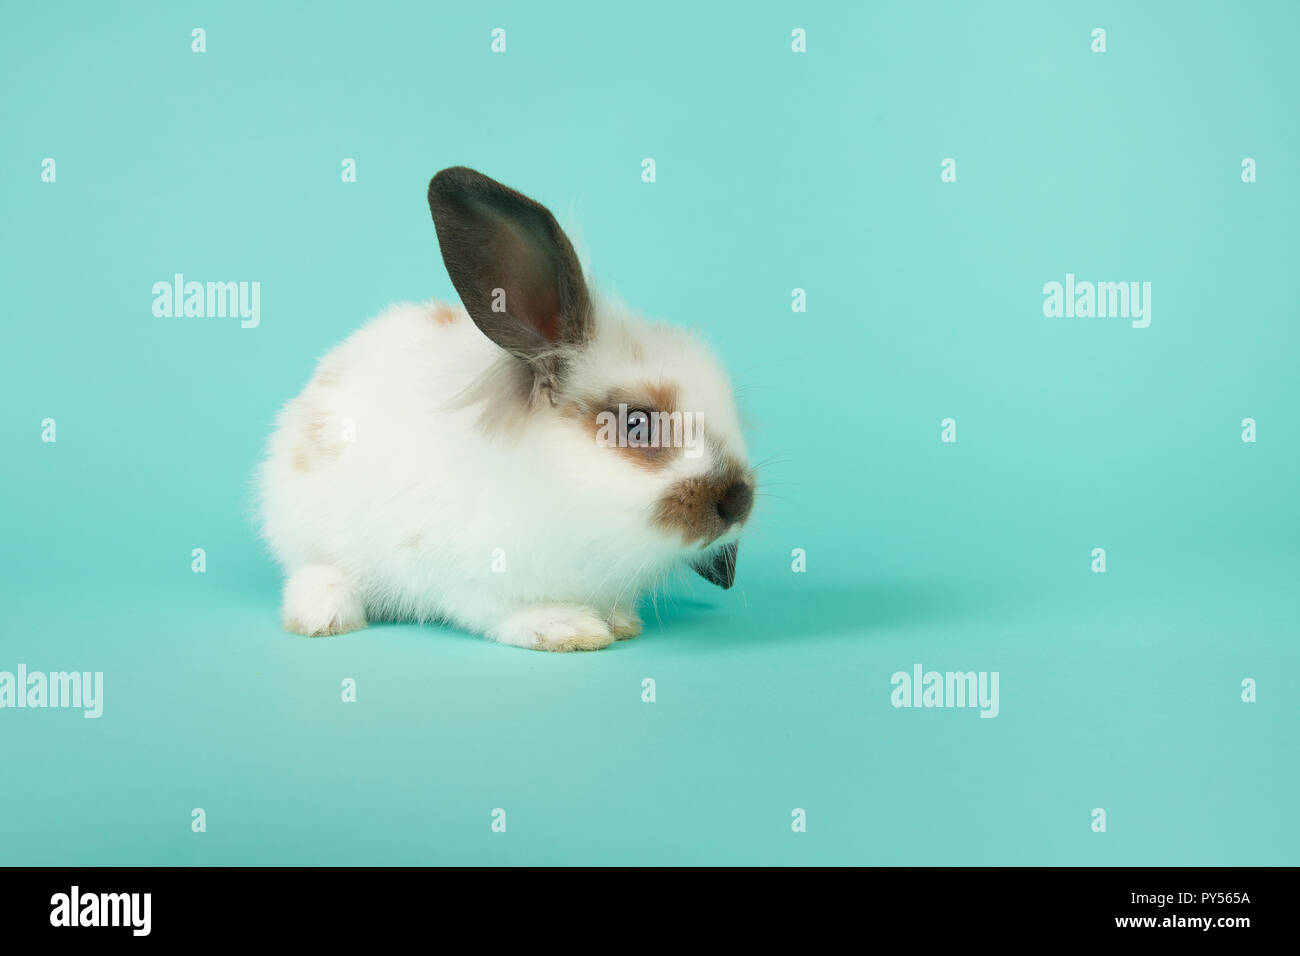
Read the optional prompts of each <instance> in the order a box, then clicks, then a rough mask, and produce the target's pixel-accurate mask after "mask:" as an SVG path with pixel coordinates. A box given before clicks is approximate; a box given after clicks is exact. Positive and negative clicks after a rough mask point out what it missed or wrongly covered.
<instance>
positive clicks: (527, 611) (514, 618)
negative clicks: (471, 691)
mask: <svg viewBox="0 0 1300 956" xmlns="http://www.w3.org/2000/svg"><path fill="white" fill-rule="evenodd" d="M488 636H489V637H491V638H493V639H494V640H497V641H500V642H501V643H502V644H513V645H514V646H515V647H528V648H531V649H533V650H538V651H598V650H600V649H601V648H602V647H609V645H610V644H612V643H614V635H613V634H611V633H610V630H609V625H607V624H606V623H605V622H604V621H602V620H601V619H600V618H599V617H598V616H597V615H596V612H595V611H592V610H591V609H590V608H585V607H581V606H579V605H576V604H546V605H539V606H536V607H526V608H523V609H522V610H519V611H515V612H514V613H513V614H510V615H509V616H507V617H506V618H505V620H503V621H502V622H501V623H500V624H499V625H497V627H495V628H493V630H492V631H491V632H490V633H489V635H488Z"/></svg>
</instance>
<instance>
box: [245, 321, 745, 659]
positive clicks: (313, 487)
mask: <svg viewBox="0 0 1300 956" xmlns="http://www.w3.org/2000/svg"><path fill="white" fill-rule="evenodd" d="M439 314H441V318H442V321H438V320H437V319H436V316H438V315H439ZM596 315H597V321H596V326H595V327H596V333H595V336H594V338H593V340H592V342H591V343H590V344H589V345H588V346H587V347H586V348H585V349H584V350H583V351H582V352H581V353H580V354H579V356H578V357H577V359H576V360H575V361H574V362H573V363H572V366H571V368H570V369H569V371H568V373H567V374H568V375H569V376H570V378H569V381H570V382H572V383H573V385H574V387H575V388H579V389H584V390H589V391H590V392H591V393H592V394H600V390H601V389H603V388H606V387H608V386H611V385H621V384H624V383H633V382H646V381H649V382H657V381H661V380H670V381H672V382H674V383H675V384H676V386H677V388H678V395H679V402H678V407H679V408H680V409H684V410H690V411H694V412H696V413H701V414H703V416H704V421H705V431H706V435H708V436H709V437H710V438H711V439H712V440H713V441H714V442H716V443H717V444H716V445H709V444H706V445H705V448H704V454H702V455H701V456H700V457H698V458H693V459H692V458H688V457H686V456H685V455H681V454H678V455H676V456H675V457H674V459H673V461H672V462H671V464H670V465H669V466H668V467H667V468H665V469H663V470H661V471H652V470H648V469H645V468H640V467H637V466H636V465H635V464H633V463H632V462H629V461H628V460H627V459H626V456H625V455H622V454H620V453H619V452H618V451H617V450H615V449H611V448H602V447H599V446H598V445H597V444H596V443H595V442H594V441H593V439H592V436H591V435H590V434H589V433H587V432H584V430H583V429H582V428H581V427H578V426H577V425H576V424H575V422H573V421H572V420H570V419H566V418H564V417H563V416H561V415H560V414H559V412H558V411H557V410H556V409H554V408H551V407H549V405H547V404H545V403H543V405H542V407H540V408H538V409H536V410H534V411H533V412H532V413H531V417H530V418H529V419H528V420H527V423H526V424H525V425H524V427H523V428H521V429H518V430H516V431H514V432H509V431H508V430H502V429H493V428H490V427H485V426H484V425H483V423H482V421H481V413H482V411H483V409H482V407H481V405H480V404H473V403H471V404H466V403H465V402H464V401H463V396H464V393H465V391H466V389H467V388H468V387H469V386H471V385H472V384H474V383H475V382H477V381H479V380H480V378H481V377H482V376H484V374H485V373H486V372H487V371H488V369H489V368H490V367H492V366H493V365H494V363H496V362H498V360H500V359H501V357H502V356H503V355H504V353H503V352H502V350H501V349H500V348H499V347H498V346H497V345H495V344H494V343H493V342H491V341H489V340H488V339H487V338H486V337H485V336H484V335H483V334H482V333H481V332H480V331H479V330H478V328H477V327H476V326H475V325H474V323H473V321H471V319H470V318H469V316H468V315H467V314H466V313H465V312H464V310H463V309H462V308H460V307H459V306H454V307H453V306H441V305H436V304H434V303H429V304H424V305H415V304H402V305H397V306H394V307H392V308H390V309H389V310H388V311H386V312H385V313H383V314H382V315H380V316H379V317H378V318H375V319H373V320H371V321H370V322H369V323H367V324H366V325H365V326H363V327H362V328H361V329H360V330H358V331H357V332H356V333H354V334H353V335H352V336H351V337H349V338H348V339H347V340H346V341H344V342H343V343H342V344H340V345H338V346H337V347H335V348H334V349H333V350H331V351H330V352H329V353H328V354H327V355H326V356H325V357H324V358H323V359H322V360H321V362H320V363H319V366H318V368H317V372H316V375H315V376H314V378H313V379H312V381H311V382H310V383H309V384H308V385H307V387H306V389H304V391H303V392H302V394H301V395H299V396H298V397H297V398H296V399H294V400H293V401H291V402H290V403H289V404H288V405H287V406H286V407H285V408H284V410H283V412H282V413H281V415H280V418H279V422H278V424H277V428H276V430H275V432H274V434H273V435H272V436H271V439H270V444H269V449H268V454H267V457H266V459H265V462H264V463H263V465H262V467H261V469H260V472H259V491H260V505H261V517H262V527H263V534H264V536H265V538H266V540H267V541H268V542H269V544H270V546H271V549H272V551H273V552H274V554H275V556H276V557H277V558H278V559H279V561H280V562H281V563H282V564H283V566H284V568H285V571H286V574H287V583H286V587H285V600H284V617H285V623H286V626H287V627H290V628H291V629H293V630H297V631H299V632H301V633H308V634H318V633H335V632H337V631H339V630H347V629H352V628H353V627H359V626H362V625H363V624H364V620H365V617H366V616H368V617H369V618H371V619H384V618H386V619H396V620H417V621H428V620H442V621H449V622H452V623H454V624H457V625H459V626H461V627H463V628H466V629H469V630H472V631H477V632H480V633H484V634H486V635H487V636H489V637H491V638H493V639H495V640H498V641H501V642H503V643H508V644H515V645H520V646H525V647H536V648H540V649H548V650H564V649H590V648H594V647H598V646H604V645H605V644H608V643H609V642H610V641H611V640H613V639H614V637H615V636H618V637H625V636H631V634H633V633H635V632H636V631H637V630H639V627H640V622H639V620H638V619H637V618H636V611H635V606H636V602H637V600H638V598H639V597H640V596H641V595H642V594H643V593H644V592H645V590H646V589H647V588H649V587H650V586H652V585H653V584H654V583H655V582H656V581H657V580H658V579H659V578H661V577H662V576H663V575H664V573H665V572H666V571H668V570H669V569H670V568H672V567H673V566H674V565H675V564H677V563H678V562H680V561H681V560H682V558H683V556H684V555H685V554H687V553H688V551H689V546H684V545H683V543H682V541H681V537H680V535H677V534H674V533H671V532H668V531H665V530H661V529H659V528H656V527H654V526H653V525H652V523H651V521H650V518H651V508H652V505H653V504H654V502H655V501H656V499H657V498H658V496H659V495H660V494H661V493H662V492H663V491H664V490H665V489H667V488H668V487H669V486H670V485H671V484H672V483H674V482H676V481H678V480H680V479H681V478H683V477H687V476H690V475H698V474H703V473H705V472H706V471H708V470H709V469H710V468H711V467H712V465H713V463H714V460H715V456H714V451H715V449H725V450H726V452H727V453H728V454H730V455H732V456H735V457H738V458H739V460H741V461H744V460H745V450H744V443H743V439H742V437H741V433H740V426H739V422H738V420H737V416H736V412H735V408H734V405H733V400H732V392H731V387H730V385H729V384H728V382H727V379H726V376H725V375H724V373H723V372H722V370H721V368H720V367H719V366H718V364H717V362H716V361H715V360H714V359H713V357H712V356H711V355H710V354H709V352H708V351H707V349H705V348H704V347H703V345H702V344H701V343H700V342H699V341H698V340H697V339H696V338H695V337H694V336H693V335H691V334H689V333H687V332H685V331H683V330H681V329H677V328H673V327H670V326H664V325H656V324H650V323H647V322H645V321H643V320H641V319H638V318H636V317H634V316H632V315H630V314H628V313H627V312H626V310H624V309H623V308H622V307H621V306H619V305H617V304H614V303H610V302H597V303H596ZM449 316H450V317H451V318H450V320H448V318H449ZM471 394H473V393H472V392H471ZM349 428H351V429H352V431H354V433H355V440H352V441H346V440H345V438H347V437H350V432H349ZM501 560H504V570H494V561H496V562H500V561H501ZM611 625H612V626H613V630H611Z"/></svg>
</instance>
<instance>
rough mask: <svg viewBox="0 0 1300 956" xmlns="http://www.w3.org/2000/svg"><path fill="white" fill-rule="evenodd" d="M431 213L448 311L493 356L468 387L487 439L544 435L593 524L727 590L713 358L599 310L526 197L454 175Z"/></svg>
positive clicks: (601, 305) (728, 448) (742, 452)
mask: <svg viewBox="0 0 1300 956" xmlns="http://www.w3.org/2000/svg"><path fill="white" fill-rule="evenodd" d="M429 208H430V211H431V212H432V213H433V221H434V225H435V227H436V229H437V233H438V244H439V246H440V248H441V250H442V258H443V261H444V263H445V264H446V266H447V271H448V273H449V274H450V276H451V280H452V283H453V284H454V285H455V287H456V291H457V292H458V293H459V294H460V297H461V301H462V302H463V303H464V305H465V308H466V310H467V311H468V313H469V315H470V317H471V318H472V319H473V321H474V323H475V325H477V326H478V328H479V330H481V331H482V333H483V334H484V335H486V336H487V337H488V338H489V339H491V340H492V341H493V342H495V343H496V344H497V345H498V346H500V347H501V348H502V349H503V350H504V352H503V355H502V357H501V359H500V360H499V361H498V362H497V363H496V365H495V366H493V368H492V370H491V371H490V373H489V374H488V375H485V376H484V378H483V379H482V380H481V382H480V383H479V385H478V386H476V394H475V396H474V397H475V398H476V399H481V400H483V402H484V405H485V407H486V408H488V409H490V410H491V413H490V414H488V415H486V416H485V417H484V419H483V421H484V422H485V423H486V424H485V427H501V428H503V429H504V430H507V431H508V430H510V429H511V428H513V429H522V430H525V431H527V432H529V433H530V434H531V435H533V436H536V435H538V434H544V435H545V436H546V439H545V444H546V445H547V447H549V448H553V449H562V451H559V452H557V454H556V457H557V458H559V459H560V460H561V461H562V464H561V465H560V467H561V469H562V470H563V471H564V473H565V474H566V475H567V476H568V478H569V479H570V481H569V486H570V487H572V488H574V489H581V494H582V495H586V496H588V497H589V498H590V499H591V506H590V510H591V511H592V512H594V513H598V514H607V515H616V516H617V520H618V522H619V524H620V526H621V527H623V528H629V527H630V528H632V529H634V532H633V533H635V534H636V535H637V536H638V537H643V538H644V542H645V549H646V550H647V551H650V552H652V553H655V554H661V555H662V554H672V553H680V554H682V555H683V556H684V557H686V559H687V560H688V561H689V563H690V564H691V566H692V567H693V568H695V570H697V571H698V572H699V573H700V574H701V575H703V576H704V577H705V578H706V579H708V580H709V581H711V582H713V583H714V584H718V585H720V586H722V587H724V588H726V587H730V586H731V584H732V582H733V581H734V578H735V565H736V535H737V534H738V532H739V531H740V529H741V527H742V526H743V525H744V523H745V521H746V519H747V518H748V517H749V513H750V509H751V507H752V505H753V501H754V475H753V472H752V471H751V469H750V467H749V464H748V456H747V452H746V449H745V442H744V438H743V436H742V434H741V428H740V422H739V418H738V415H737V412H736V406H735V400H734V397H733V393H732V388H731V385H730V383H729V382H728V379H727V376H726V374H725V372H724V371H723V370H722V368H721V366H720V365H719V364H718V362H717V361H716V360H715V359H714V357H713V355H712V354H711V353H710V352H709V350H708V349H707V348H706V347H705V346H704V344H703V343H702V342H700V341H699V340H698V339H697V338H696V337H695V336H694V335H692V334H690V333H688V332H686V331H685V330H682V329H680V328H675V327H672V326H666V325H661V324H654V323H649V322H646V321H644V320H642V319H640V318H638V317H636V316H634V315H632V314H630V313H629V312H628V311H627V310H626V309H624V308H623V307H622V306H620V305H617V304H615V303H612V302H607V301H603V300H599V299H597V298H596V297H595V296H594V295H593V294H592V292H591V291H590V290H589V289H588V287H587V283H586V280H585V279H584V277H583V273H582V266H581V265H580V263H579V261H578V257H577V255H576V254H575V252H574V249H573V246H572V244H571V243H570V242H569V239H568V237H567V236H565V234H564V232H563V230H561V229H560V227H559V225H558V224H557V223H556V221H555V217H554V216H552V215H551V213H550V212H549V211H548V210H547V209H546V208H545V207H544V206H542V205H540V204H539V203H537V202H534V201H533V200H531V199H529V198H528V197H527V196H524V195H521V194H520V193H518V192H516V191H514V190H513V189H510V188H508V187H506V186H503V185H502V184H501V183H498V182H496V181H495V180H492V179H489V178H488V177H486V176H484V175H482V174H481V173H478V172H475V171H474V170H472V169H467V168H465V167H453V168H451V169H444V170H443V171H442V172H440V173H438V174H437V175H436V176H434V177H433V180H432V181H431V182H430V183H429ZM493 423H495V425H493ZM519 467H520V468H532V467H537V468H541V467H551V468H553V467H555V464H554V462H547V463H545V464H544V463H541V462H531V461H521V462H519ZM556 506H557V507H561V508H565V507H567V508H572V507H573V503H572V502H563V503H556Z"/></svg>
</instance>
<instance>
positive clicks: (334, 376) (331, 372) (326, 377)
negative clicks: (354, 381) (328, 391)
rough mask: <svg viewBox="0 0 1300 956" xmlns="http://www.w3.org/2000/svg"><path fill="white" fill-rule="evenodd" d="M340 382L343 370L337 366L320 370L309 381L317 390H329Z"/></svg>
mask: <svg viewBox="0 0 1300 956" xmlns="http://www.w3.org/2000/svg"><path fill="white" fill-rule="evenodd" d="M341 381H343V369H342V368H340V367H339V366H337V365H334V366H331V367H329V368H323V369H321V370H320V371H319V372H317V373H316V377H315V378H313V379H312V380H311V382H312V385H314V386H316V387H318V388H331V387H333V386H335V385H337V384H338V383H339V382H341Z"/></svg>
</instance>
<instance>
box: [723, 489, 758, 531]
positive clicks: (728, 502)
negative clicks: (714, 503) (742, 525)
mask: <svg viewBox="0 0 1300 956" xmlns="http://www.w3.org/2000/svg"><path fill="white" fill-rule="evenodd" d="M753 507H754V489H753V488H751V487H750V486H749V485H747V484H745V482H743V481H737V482H733V483H732V485H731V487H729V488H728V489H727V490H726V491H724V492H723V493H722V497H721V498H719V499H718V517H719V518H721V519H722V520H723V521H725V522H726V523H727V524H729V525H732V524H738V523H739V522H741V521H744V520H745V519H746V518H748V517H749V511H750V509H751V508H753Z"/></svg>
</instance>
